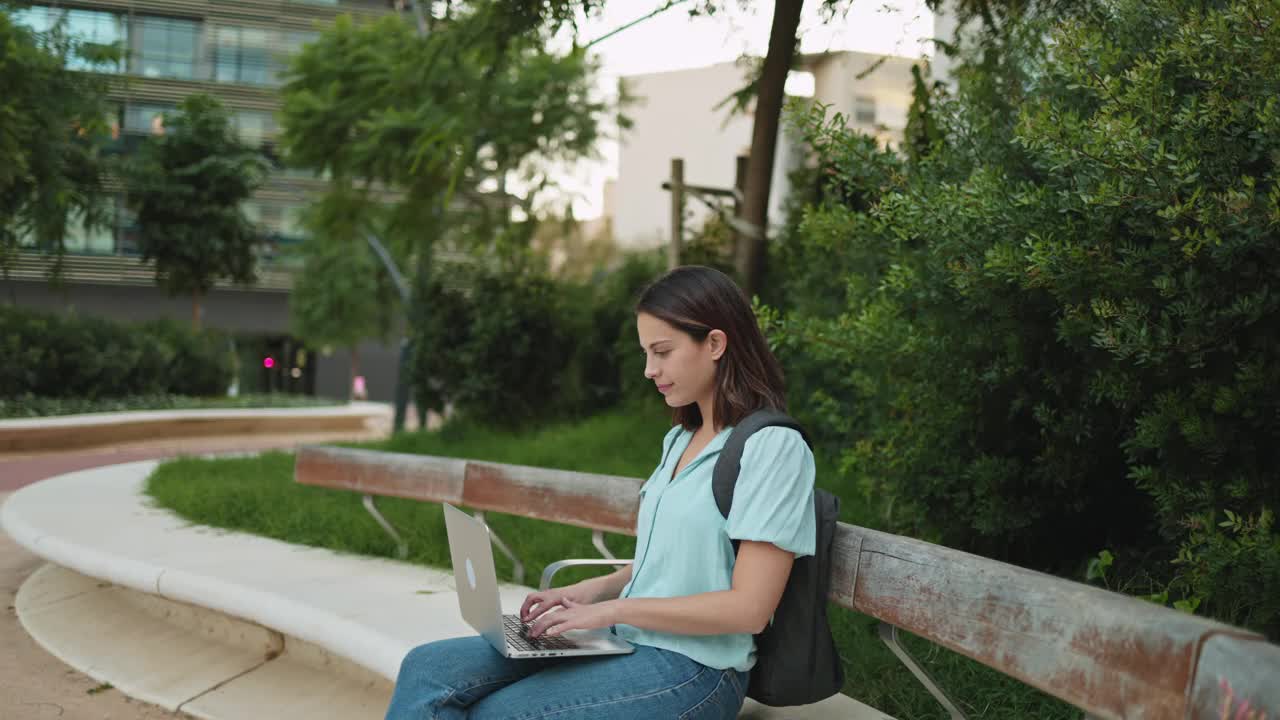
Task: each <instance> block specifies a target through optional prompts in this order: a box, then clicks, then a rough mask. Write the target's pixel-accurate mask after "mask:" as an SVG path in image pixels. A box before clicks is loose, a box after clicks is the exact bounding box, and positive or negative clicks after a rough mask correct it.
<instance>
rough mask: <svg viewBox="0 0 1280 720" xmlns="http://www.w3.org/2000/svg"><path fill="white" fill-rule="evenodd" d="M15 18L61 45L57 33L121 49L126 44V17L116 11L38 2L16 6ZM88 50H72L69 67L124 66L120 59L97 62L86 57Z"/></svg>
mask: <svg viewBox="0 0 1280 720" xmlns="http://www.w3.org/2000/svg"><path fill="white" fill-rule="evenodd" d="M14 19H15V20H16V21H17V22H18V24H20V25H26V26H27V27H29V28H31V29H32V30H33V31H35V32H37V33H39V34H41V35H43V36H44V37H45V42H46V43H51V44H53V46H54V47H57V46H59V45H60V43H59V42H58V41H57V40H56V39H55V38H54V36H55V35H58V34H61V36H62V37H64V38H66V39H69V40H72V41H73V42H75V43H76V44H86V43H87V44H90V45H103V46H112V45H114V46H118V47H119V48H121V49H123V48H124V47H125V46H126V45H127V42H126V39H127V36H128V33H127V32H126V28H125V22H124V18H123V17H122V16H120V15H117V14H115V13H110V12H101V11H97V10H65V9H62V8H50V7H43V6H39V5H36V6H32V7H28V8H21V9H19V10H17V11H16V12H15V13H14ZM85 54H86V53H75V52H73V53H71V55H70V56H69V57H68V58H67V67H68V68H70V69H72V70H92V71H95V72H102V73H119V72H122V71H123V70H124V67H123V63H122V62H121V61H119V60H111V61H105V62H95V61H93V60H91V59H89V58H87V57H85V56H84V55H85Z"/></svg>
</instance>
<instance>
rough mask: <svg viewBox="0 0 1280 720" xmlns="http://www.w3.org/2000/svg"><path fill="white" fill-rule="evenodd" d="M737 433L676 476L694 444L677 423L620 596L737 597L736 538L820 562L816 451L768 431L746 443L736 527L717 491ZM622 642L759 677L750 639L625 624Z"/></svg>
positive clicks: (648, 490) (649, 490)
mask: <svg viewBox="0 0 1280 720" xmlns="http://www.w3.org/2000/svg"><path fill="white" fill-rule="evenodd" d="M732 429H733V428H725V429H724V430H722V431H721V432H720V433H719V434H718V435H716V436H715V437H714V438H712V440H711V442H710V443H708V444H707V446H706V447H705V448H704V449H703V450H702V452H701V453H699V454H698V456H697V457H696V458H694V459H693V461H691V462H690V463H689V464H688V465H687V466H685V467H684V469H682V470H681V471H680V473H679V474H678V475H676V476H675V477H674V478H673V477H672V473H673V471H674V470H675V467H676V465H677V464H678V463H679V462H680V456H681V455H683V454H684V451H685V449H686V448H688V447H689V443H690V441H691V440H692V439H693V433H691V432H689V431H687V430H684V429H683V428H682V427H680V426H679V425H677V426H676V427H674V428H672V429H671V431H670V432H669V433H667V436H666V438H665V439H664V440H663V443H662V446H663V449H664V453H663V457H662V462H661V463H660V464H659V465H658V468H657V469H656V470H654V472H653V474H652V475H650V476H649V479H648V480H647V481H646V482H645V483H644V485H643V486H641V489H640V513H639V517H638V518H637V521H636V557H635V564H634V565H632V569H631V582H629V583H627V585H626V587H624V588H623V590H622V595H621V597H624V598H627V597H635V598H666V597H681V596H685V595H695V594H697V593H703V592H713V591H717V590H728V589H729V588H730V587H732V584H733V566H734V560H735V558H734V552H733V544H732V543H731V542H730V541H731V540H758V541H762V542H770V543H773V544H774V545H776V546H778V547H779V548H781V549H783V550H788V551H790V552H793V553H795V554H796V557H803V556H805V555H812V554H813V552H814V545H815V544H816V538H817V527H816V524H815V520H814V516H813V482H814V463H813V453H811V452H810V451H809V446H808V445H806V444H805V442H804V438H803V437H801V435H800V433H798V432H796V431H795V430H792V429H790V428H780V427H769V428H764V429H763V430H760V431H758V432H756V433H755V434H753V435H752V436H751V437H749V438H747V442H746V445H745V446H744V447H743V451H742V466H741V467H742V469H741V470H740V471H739V473H738V484H737V486H736V488H735V490H734V496H733V507H732V508H731V509H730V511H729V517H728V519H726V518H724V517H722V516H721V515H720V511H719V510H718V509H717V508H716V502H715V498H714V497H713V496H712V492H711V471H712V468H714V467H715V464H716V463H715V461H716V458H717V457H719V455H720V449H721V448H723V447H724V443H725V441H726V440H728V439H729V432H730V431H731V430H732ZM616 631H617V633H618V635H619V636H620V637H623V638H626V639H627V640H630V641H631V642H634V643H637V644H640V645H648V646H651V647H659V648H663V649H666V650H672V651H674V652H678V653H681V654H682V655H686V656H688V657H690V658H692V659H694V660H696V661H698V662H700V663H702V664H704V665H707V666H710V667H713V668H717V669H725V668H734V669H736V670H741V671H746V670H750V669H751V667H752V666H753V665H755V642H754V641H753V639H752V637H751V635H750V634H747V633H741V634H729V635H677V634H674V633H664V632H655V631H652V630H644V629H641V628H637V627H633V626H631V625H618V626H617V628H616Z"/></svg>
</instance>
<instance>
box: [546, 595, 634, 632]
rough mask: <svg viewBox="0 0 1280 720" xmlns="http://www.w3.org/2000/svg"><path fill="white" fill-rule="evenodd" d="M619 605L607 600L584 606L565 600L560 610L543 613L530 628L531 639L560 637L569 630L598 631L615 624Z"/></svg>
mask: <svg viewBox="0 0 1280 720" xmlns="http://www.w3.org/2000/svg"><path fill="white" fill-rule="evenodd" d="M616 605H617V603H616V601H614V600H607V601H605V602H602V603H595V604H593V605H589V604H582V603H579V602H576V601H574V600H571V599H569V598H564V599H563V602H562V604H561V605H560V609H559V610H557V611H555V612H547V613H543V614H542V616H541V617H539V618H538V620H537V622H535V623H533V625H531V626H530V627H529V637H535V638H536V637H540V636H542V635H543V634H546V635H559V634H561V633H563V632H566V631H569V630H596V629H599V628H607V627H609V626H610V625H613V624H615V622H616V621H615V619H614V614H615V612H614V611H615V607H616Z"/></svg>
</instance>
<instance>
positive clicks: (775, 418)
mask: <svg viewBox="0 0 1280 720" xmlns="http://www.w3.org/2000/svg"><path fill="white" fill-rule="evenodd" d="M767 427H785V428H791V429H792V430H795V431H796V432H798V433H800V436H801V437H803V438H804V442H805V444H806V445H809V446H810V447H813V443H811V442H809V435H808V434H807V433H805V431H804V428H803V427H801V426H800V423H798V422H796V421H795V420H794V419H792V418H791V417H789V416H788V415H786V414H785V413H782V412H778V411H777V410H774V409H772V408H764V409H762V410H757V411H755V412H753V413H751V414H750V415H748V416H746V417H745V418H743V419H742V422H740V423H738V424H737V425H735V426H734V428H733V432H730V433H729V439H728V440H726V441H725V443H724V447H723V448H721V449H720V457H718V458H716V465H715V469H713V470H712V471H711V491H712V493H713V494H714V495H715V498H716V507H717V508H719V510H720V514H721V515H722V516H724V517H725V518H726V519H727V518H728V517H729V509H730V508H732V507H733V490H734V488H735V487H736V486H737V484H738V472H739V471H740V470H741V469H742V450H743V448H745V447H746V445H747V438H749V437H751V436H752V435H753V434H755V433H756V431H758V430H763V429H764V428H767Z"/></svg>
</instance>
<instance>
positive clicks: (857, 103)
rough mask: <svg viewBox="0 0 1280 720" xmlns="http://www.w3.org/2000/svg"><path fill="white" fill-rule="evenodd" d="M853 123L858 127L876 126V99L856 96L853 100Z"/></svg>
mask: <svg viewBox="0 0 1280 720" xmlns="http://www.w3.org/2000/svg"><path fill="white" fill-rule="evenodd" d="M853 121H854V122H855V123H857V124H859V125H875V124H876V99H875V98H873V97H870V96H867V95H858V96H857V97H855V98H854V99H853Z"/></svg>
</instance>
